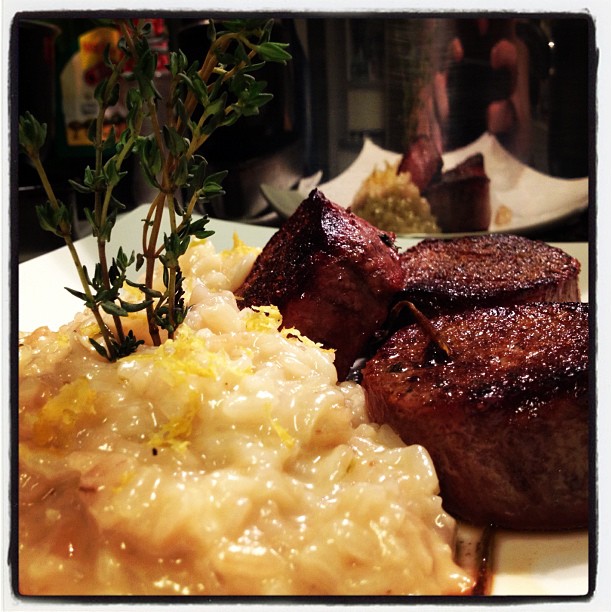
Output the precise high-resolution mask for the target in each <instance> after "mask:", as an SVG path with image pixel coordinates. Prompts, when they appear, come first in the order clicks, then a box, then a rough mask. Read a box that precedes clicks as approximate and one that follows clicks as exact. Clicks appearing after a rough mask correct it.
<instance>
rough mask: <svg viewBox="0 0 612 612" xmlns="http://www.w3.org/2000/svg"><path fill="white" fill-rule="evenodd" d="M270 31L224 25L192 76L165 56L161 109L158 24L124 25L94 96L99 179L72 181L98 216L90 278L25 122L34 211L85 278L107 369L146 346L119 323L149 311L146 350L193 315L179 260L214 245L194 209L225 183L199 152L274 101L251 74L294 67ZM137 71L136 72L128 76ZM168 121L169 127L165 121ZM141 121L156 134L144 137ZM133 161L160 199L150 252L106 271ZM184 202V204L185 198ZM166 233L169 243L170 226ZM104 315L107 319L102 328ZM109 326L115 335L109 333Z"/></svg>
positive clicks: (179, 56) (151, 220)
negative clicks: (122, 115) (124, 89)
mask: <svg viewBox="0 0 612 612" xmlns="http://www.w3.org/2000/svg"><path fill="white" fill-rule="evenodd" d="M273 25H274V22H273V21H272V20H267V21H263V20H250V19H246V20H245V19H232V20H230V21H226V22H223V23H222V24H220V26H221V29H219V30H217V24H215V23H214V22H212V21H211V22H210V25H209V28H208V39H209V48H208V51H207V53H206V55H205V57H204V59H203V61H202V63H201V64H198V62H194V63H192V64H189V62H188V60H187V57H186V56H185V54H184V53H183V52H182V51H180V50H178V51H176V52H172V53H171V54H170V56H169V63H168V67H167V68H168V70H169V73H170V86H169V90H168V91H169V93H168V95H167V97H166V98H165V99H163V98H162V95H161V94H160V92H159V91H158V89H157V88H156V85H155V71H156V67H157V62H158V58H157V54H156V52H155V51H154V50H153V49H151V47H150V46H149V41H148V36H149V34H150V24H149V23H148V22H142V21H135V20H130V19H127V20H119V21H118V22H117V26H118V28H119V30H120V32H121V39H120V41H119V43H118V49H119V51H120V52H121V53H120V55H119V58H118V59H117V57H114V58H113V57H111V53H110V49H108V48H107V50H106V51H105V54H104V63H105V65H106V66H107V68H108V72H109V74H108V76H106V78H104V79H103V80H102V81H101V82H100V84H99V85H98V86H97V88H96V90H95V98H96V101H97V103H98V114H97V117H96V119H95V121H93V122H92V124H91V126H90V129H89V132H88V135H89V138H90V140H91V142H92V145H93V147H94V151H95V154H94V159H95V161H94V167H93V168H91V167H87V168H86V169H85V171H84V176H83V180H82V181H71V184H72V186H73V188H74V189H75V190H77V191H78V192H79V193H83V194H87V195H88V196H90V197H91V201H92V202H93V206H92V207H91V208H86V209H85V216H86V218H87V220H88V222H89V224H90V226H91V229H92V233H93V236H94V237H95V238H96V241H97V252H98V263H96V265H95V269H94V272H93V276H92V275H90V272H89V271H88V270H87V268H86V267H85V266H84V265H83V264H82V262H81V261H80V258H79V255H78V252H77V250H76V248H75V245H74V241H73V238H72V225H71V215H70V211H69V209H68V207H67V206H66V205H65V204H63V203H62V202H61V201H59V200H58V199H57V198H56V196H55V194H54V192H53V188H52V186H51V183H50V181H49V179H48V177H47V175H46V172H45V169H44V167H43V165H42V162H41V159H40V149H41V147H42V146H43V145H44V143H45V140H46V132H47V128H46V125H44V124H41V123H39V122H38V121H37V119H36V118H35V117H34V116H33V115H32V114H31V113H29V112H26V113H25V115H23V116H22V117H20V120H19V143H20V147H21V150H22V151H23V152H24V153H25V154H26V155H27V156H28V157H29V158H30V160H31V161H32V164H33V166H34V168H35V169H36V171H37V172H38V174H39V177H40V179H41V182H42V185H43V188H44V190H45V194H46V196H47V198H48V200H47V202H46V203H45V204H40V205H38V206H37V215H38V219H39V222H40V224H41V226H42V227H43V228H44V229H46V230H48V231H50V232H53V233H54V234H57V235H58V236H60V237H62V238H63V239H64V241H65V242H66V245H67V246H68V249H69V251H70V254H71V256H72V259H73V261H74V264H75V267H76V269H77V272H78V275H79V279H80V282H81V288H80V289H79V290H76V289H68V291H69V292H70V293H71V294H72V295H74V296H76V297H78V298H79V299H81V300H82V301H83V302H84V304H85V306H86V307H87V308H89V309H90V310H91V311H92V312H93V315H94V317H95V319H96V322H97V324H98V326H99V328H100V334H101V337H102V342H98V341H97V340H95V339H94V338H91V339H90V341H91V343H92V345H93V346H94V347H95V349H96V350H97V351H98V352H99V353H100V354H101V355H102V356H104V357H105V358H107V359H109V360H111V361H114V360H116V359H118V358H121V357H124V356H126V355H129V354H131V353H132V352H134V351H135V350H136V349H137V347H138V346H139V345H140V344H142V343H143V342H144V340H143V339H137V338H135V336H134V334H133V332H132V331H131V330H130V331H129V332H128V333H125V331H124V325H123V319H124V318H125V317H127V316H129V314H130V313H132V312H137V311H140V310H145V311H146V315H147V321H148V330H149V335H150V340H151V342H152V343H153V344H154V345H159V344H160V343H161V342H162V333H161V332H162V330H163V331H165V332H166V334H167V336H168V337H169V338H172V337H173V336H174V333H175V331H176V329H177V328H178V326H179V325H180V324H181V323H182V322H183V320H184V318H185V315H186V312H187V308H186V306H185V300H184V290H183V275H182V273H181V269H180V264H179V260H180V257H181V256H182V255H183V254H184V253H185V252H186V251H187V248H188V246H189V244H190V241H191V239H192V238H193V237H196V238H200V239H203V238H207V237H208V236H210V235H211V234H212V233H213V232H211V231H209V230H207V229H206V225H207V223H208V217H206V216H204V217H200V218H197V219H194V218H193V213H194V210H195V208H196V205H197V204H198V203H201V202H205V201H208V200H209V199H210V198H212V197H214V196H216V195H220V194H223V187H222V181H223V179H224V177H225V175H226V174H227V173H226V172H216V173H209V172H208V163H207V161H206V159H205V158H203V157H202V156H201V155H200V154H198V151H199V150H200V148H201V147H202V145H203V144H204V143H205V142H206V141H207V140H208V138H209V137H210V136H211V135H212V134H213V132H215V131H216V130H217V129H218V128H221V127H224V126H229V125H232V124H234V123H235V122H236V121H238V120H239V119H240V117H243V116H251V115H255V114H257V113H258V112H259V109H260V107H261V106H263V105H264V104H266V103H267V102H268V101H269V100H270V99H271V98H272V94H270V93H267V92H265V87H266V83H265V82H264V81H258V80H257V79H256V78H255V76H254V74H255V73H256V72H257V70H258V69H260V68H261V67H262V66H263V65H265V63H266V62H281V63H286V62H287V61H288V60H290V59H291V56H290V54H289V53H288V51H287V50H286V47H287V45H286V44H284V43H278V42H273V41H272V40H271V33H272V27H273ZM128 66H129V67H130V68H129V69H130V72H126V71H127V69H128ZM123 80H127V81H129V82H131V84H132V85H133V86H132V87H130V89H129V90H128V93H127V96H126V106H127V119H126V127H125V129H124V130H123V131H122V132H121V134H119V135H117V134H116V132H115V130H114V129H111V130H110V132H108V134H107V135H106V136H105V132H104V115H105V112H106V110H107V109H108V108H109V107H111V106H113V105H115V104H116V103H117V101H118V99H119V95H120V87H121V83H122V81H123ZM162 113H163V116H166V118H167V119H166V122H165V123H163V124H162V122H161V120H160V117H161V116H162ZM145 120H148V121H147V123H148V124H149V125H150V128H149V130H150V131H149V132H148V133H145V130H144V127H143V126H144V125H145ZM130 155H135V156H137V158H138V160H139V162H140V166H141V168H142V170H143V172H144V176H145V177H146V179H147V181H148V183H149V184H150V185H151V186H153V187H154V188H155V189H156V190H157V191H156V195H155V197H154V198H153V201H152V202H151V203H150V205H149V208H148V211H147V214H146V216H145V219H144V220H143V234H142V252H141V253H138V254H135V253H131V254H127V253H125V252H124V251H123V250H122V248H119V250H118V251H117V254H116V255H115V256H114V257H112V258H111V259H110V263H109V257H108V254H107V246H108V243H109V242H110V240H111V235H112V230H113V227H114V225H115V222H116V220H117V217H118V214H119V213H120V212H121V211H122V210H124V208H125V206H124V205H123V204H122V203H121V202H119V200H117V199H116V197H115V195H114V190H115V188H116V187H117V185H118V184H119V183H120V181H122V180H124V179H125V177H126V175H127V173H128V171H127V170H126V169H125V162H126V160H127V159H128V158H129V156H130ZM178 193H185V194H186V198H185V201H184V202H181V201H180V198H178V197H177V194H178ZM165 214H167V215H168V220H169V226H170V232H169V233H168V234H164V235H163V236H162V235H161V233H162V232H161V225H162V220H163V217H164V215H165ZM133 265H134V267H135V270H136V271H139V270H140V269H141V268H142V267H143V266H144V281H143V282H135V281H133V280H130V279H129V278H128V269H129V268H130V267H132V266H133ZM158 266H161V269H162V273H161V279H162V283H163V287H162V288H160V287H155V286H154V281H155V274H156V268H157V267H158ZM125 285H128V286H130V287H133V288H136V289H138V290H139V291H140V293H141V294H142V299H141V300H140V301H139V302H128V301H126V300H124V299H123V298H122V289H123V287H124V286H125ZM103 313H104V314H106V315H109V316H110V320H109V317H104V316H103ZM111 321H112V323H111Z"/></svg>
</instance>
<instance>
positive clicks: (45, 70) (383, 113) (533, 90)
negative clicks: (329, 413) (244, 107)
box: [11, 14, 595, 261]
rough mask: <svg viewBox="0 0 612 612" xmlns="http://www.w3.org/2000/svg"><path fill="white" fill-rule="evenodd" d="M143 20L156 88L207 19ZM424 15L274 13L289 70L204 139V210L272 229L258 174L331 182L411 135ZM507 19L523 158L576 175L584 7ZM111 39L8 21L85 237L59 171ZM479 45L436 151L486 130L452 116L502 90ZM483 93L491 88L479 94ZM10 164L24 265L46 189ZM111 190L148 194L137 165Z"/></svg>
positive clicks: (460, 79) (584, 70)
mask: <svg viewBox="0 0 612 612" xmlns="http://www.w3.org/2000/svg"><path fill="white" fill-rule="evenodd" d="M151 20H152V22H153V24H154V34H153V39H152V41H151V43H152V45H153V46H155V47H156V48H157V49H158V51H159V52H160V62H159V64H158V85H159V88H160V89H162V90H163V88H164V84H165V83H166V82H167V73H166V71H165V68H164V58H165V57H167V53H168V52H169V51H170V50H173V49H176V48H181V49H182V50H183V51H184V52H185V53H186V54H187V56H188V58H189V59H190V60H197V59H200V58H202V57H203V56H204V54H205V52H206V45H207V38H206V34H205V30H206V25H207V22H206V17H205V16H203V17H189V18H186V17H181V16H176V15H174V16H171V17H167V16H163V17H159V18H158V17H156V18H153V19H151ZM429 21H430V22H431V19H430V20H429ZM472 21H474V20H472ZM501 21H504V20H501ZM506 21H508V20H506ZM434 22H436V23H434V29H435V31H436V32H439V31H444V32H446V34H445V36H447V38H443V42H444V44H446V43H447V42H448V40H449V38H448V29H449V28H451V27H452V28H453V32H452V35H453V36H454V35H455V34H456V33H458V32H462V33H463V35H464V36H466V39H465V40H466V41H468V39H469V38H468V37H469V33H468V34H466V33H465V32H467V31H468V30H469V28H468V26H469V25H470V23H469V20H468V19H453V20H451V19H446V18H444V19H442V18H438V19H437V21H436V19H434ZM424 23H425V22H424V21H423V20H421V19H419V18H411V19H404V18H400V17H397V16H394V17H393V18H385V17H383V16H377V17H375V18H372V17H366V16H359V17H351V18H344V17H342V18H341V17H326V18H315V17H308V18H302V17H295V18H282V19H277V20H276V22H275V32H274V39H275V40H279V41H283V42H287V43H289V45H290V50H291V53H292V55H293V61H291V62H290V63H288V65H287V66H281V65H278V64H268V65H266V67H265V69H264V70H265V74H262V75H260V76H261V78H264V80H266V81H267V82H268V91H270V92H272V93H273V94H274V100H273V101H272V102H271V103H269V104H268V105H266V106H264V107H263V109H262V110H261V113H260V115H259V116H256V117H250V118H245V119H241V120H240V121H239V122H238V123H237V124H236V125H235V126H232V127H230V128H223V132H221V131H219V132H217V133H216V134H215V135H214V136H213V138H211V139H210V141H209V143H207V147H206V150H205V151H203V153H204V154H205V156H206V157H207V159H208V161H209V162H210V164H211V166H212V168H213V169H227V170H229V175H228V177H227V179H226V181H225V183H224V187H225V189H226V194H225V196H224V197H222V198H220V199H218V200H217V201H216V202H215V203H214V204H212V205H210V207H209V209H208V210H207V211H206V212H208V213H209V214H212V215H214V216H217V217H220V218H226V219H239V220H247V221H249V222H253V223H261V224H269V225H275V224H278V222H279V219H278V218H277V217H276V215H275V213H274V212H273V211H272V210H271V209H270V208H269V207H268V204H267V202H266V200H265V199H264V198H263V196H262V195H261V192H260V189H259V186H260V184H261V183H264V182H265V183H270V184H274V185H275V186H277V187H280V188H290V187H293V186H295V184H296V183H297V181H298V180H299V179H300V178H301V177H304V176H309V175H310V174H312V173H315V172H317V171H319V170H321V171H322V173H323V181H325V180H329V179H331V178H333V177H335V176H337V175H338V174H339V173H340V172H342V170H344V169H345V168H347V167H348V166H349V165H350V164H351V162H352V161H353V160H354V159H355V157H356V156H357V154H358V153H359V151H360V150H361V146H362V143H363V140H364V138H365V137H368V138H371V139H372V140H374V141H375V142H376V143H378V144H380V145H381V146H383V147H385V148H389V149H393V150H396V151H398V152H401V151H403V150H404V148H405V146H406V142H407V139H408V138H409V129H408V128H407V125H406V116H407V115H408V114H410V112H411V111H410V108H408V106H409V104H410V100H411V94H413V93H414V88H415V84H416V83H417V82H418V79H419V78H426V75H427V74H428V70H430V69H431V65H430V63H429V62H430V56H429V55H427V53H424V52H423V49H432V48H435V47H436V45H439V44H442V43H440V41H439V40H438V39H437V38H435V39H431V38H430V39H427V38H425V37H424V36H423V32H427V31H430V30H427V28H424V27H423V25H424ZM505 25H506V24H505V23H500V24H498V26H500V27H502V26H504V27H505ZM513 28H514V29H513V32H514V33H515V34H516V37H517V40H519V41H520V44H521V45H522V46H523V48H525V49H526V50H527V52H528V56H529V64H528V74H527V75H526V77H527V80H528V90H529V125H528V131H529V138H530V140H529V148H528V151H527V154H526V155H523V158H524V161H525V163H528V164H529V165H531V166H532V167H534V168H535V169H537V170H539V171H541V172H543V173H545V174H548V175H551V176H555V177H562V178H575V177H584V176H587V175H588V174H589V170H590V169H591V168H592V166H593V163H594V162H593V151H592V146H591V145H592V143H593V134H594V124H593V122H594V112H593V111H594V105H595V102H594V94H593V91H594V86H593V65H594V53H595V46H594V31H593V24H592V21H591V20H590V19H589V18H588V17H586V16H584V15H573V16H572V15H569V16H568V15H564V16H560V17H555V18H533V17H518V16H517V17H514V18H513ZM489 31H493V30H489ZM113 36H114V35H113V33H112V32H108V31H104V32H102V31H100V25H99V23H97V22H96V21H94V20H92V19H90V18H85V17H71V16H64V17H62V18H51V17H49V16H48V15H42V14H39V15H35V14H21V15H18V16H17V18H16V20H15V23H14V27H13V29H12V40H11V48H12V50H13V54H12V60H13V63H12V66H11V68H12V73H11V74H12V79H11V83H12V85H13V91H12V100H13V102H14V103H15V104H14V105H13V111H17V112H18V113H19V114H22V113H23V112H25V111H27V110H29V111H31V112H32V113H33V114H35V115H36V116H37V117H38V118H39V119H40V120H43V121H45V122H46V123H47V124H48V126H49V143H48V145H47V147H46V150H45V153H44V155H45V160H44V161H45V165H46V167H47V170H48V173H49V175H50V177H51V180H52V183H53V185H54V187H55V189H56V191H57V193H58V194H59V195H60V197H61V198H62V199H63V200H64V201H65V202H68V203H70V205H71V207H72V210H73V211H74V221H75V223H74V226H75V234H76V235H77V237H80V235H84V234H85V233H86V232H87V224H86V222H85V221H84V216H83V214H82V208H83V203H82V202H81V201H80V197H81V196H79V195H77V194H76V193H74V192H73V191H72V190H71V188H70V187H69V184H68V180H69V179H71V178H74V179H79V178H81V177H82V174H83V170H84V168H85V167H86V166H87V165H92V164H93V151H92V148H91V147H90V146H89V145H88V144H87V142H86V140H84V135H85V134H86V126H87V121H88V117H91V116H93V113H95V105H94V106H92V103H91V90H92V88H93V87H94V86H95V83H96V81H97V80H99V75H98V73H97V72H96V70H97V68H98V65H97V64H96V53H97V54H98V57H99V50H100V48H101V47H100V45H102V44H103V43H105V42H107V41H112V40H114V39H113ZM436 36H438V34H436ZM471 40H474V38H473V37H472V39H471ZM490 44H491V43H490V41H488V42H487V41H485V40H484V39H482V40H480V39H479V41H478V44H468V43H467V42H466V43H465V44H464V47H465V54H466V58H467V59H469V60H470V62H471V65H472V68H471V69H467V68H466V66H468V63H469V62H463V64H462V65H461V66H459V65H458V64H457V65H452V66H451V65H450V64H444V65H443V66H442V68H443V69H444V71H445V74H446V75H447V77H448V79H447V81H445V83H448V85H449V88H450V89H449V99H450V100H451V103H452V104H453V105H454V109H455V110H454V111H452V109H451V111H452V112H454V113H455V114H454V115H453V114H452V112H451V120H450V123H449V125H451V126H452V125H455V126H459V125H461V126H463V127H464V128H465V129H462V130H459V129H455V130H451V129H449V130H448V140H447V145H448V146H452V147H457V146H462V145H463V144H467V143H468V142H470V141H471V140H473V139H474V137H477V136H478V135H479V134H480V133H482V131H484V129H486V125H485V124H484V123H482V122H481V121H480V122H479V121H476V122H475V123H474V124H473V125H471V124H470V121H469V119H468V117H467V116H464V115H462V113H463V112H464V111H465V110H466V109H468V110H469V111H470V112H472V111H474V110H475V107H476V106H477V105H478V104H477V103H478V101H479V100H481V99H485V100H488V99H489V98H490V97H491V96H493V97H494V96H495V95H500V96H501V95H506V94H507V92H506V91H505V89H504V88H507V87H510V86H511V85H512V84H511V83H510V84H509V82H507V81H506V82H504V81H503V79H502V80H501V81H499V82H498V81H497V80H494V79H493V77H496V76H497V75H495V74H494V73H491V71H490V70H489V69H488V68H487V67H485V66H484V65H485V64H486V53H487V52H488V51H487V50H488V49H489V48H490ZM479 45H480V46H479ZM483 45H484V46H483ZM487 45H489V46H488V47H487ZM483 54H484V55H483ZM483 58H485V59H483ZM445 78H446V77H445ZM484 85H486V86H487V87H488V88H489V89H487V90H486V92H485V93H484V94H483V97H482V98H473V97H472V98H471V99H470V98H466V97H465V92H470V93H471V94H472V95H473V92H474V91H479V89H478V88H480V87H483V86H484ZM496 88H497V89H496ZM493 90H495V91H500V92H502V93H495V92H494V93H491V91H493ZM478 95H479V96H480V94H478ZM453 96H454V97H453ZM462 96H463V97H462ZM474 100H476V101H474ZM119 106H120V105H119ZM122 110H124V109H122V108H120V107H118V108H117V109H115V111H116V113H115V114H114V115H113V116H112V117H110V118H109V121H110V122H113V121H114V122H117V123H120V122H121V120H122ZM472 114H474V113H472ZM478 114H482V113H481V111H480V112H479V113H478ZM470 126H471V127H470ZM468 127H469V129H468ZM451 136H452V138H451ZM14 167H15V169H16V171H17V175H16V177H17V180H16V186H15V187H16V188H15V189H13V194H14V195H15V197H14V201H13V202H12V206H13V207H14V208H13V210H12V213H14V217H12V218H16V219H18V224H17V225H18V240H19V249H20V260H22V261H23V260H25V259H27V258H29V257H32V256H34V255H37V254H40V253H43V252H45V251H47V250H50V249H52V248H55V247H58V246H62V243H61V241H60V240H59V239H55V238H54V237H53V236H51V235H50V234H48V233H45V232H43V231H42V230H39V229H38V225H37V223H36V220H35V218H34V212H33V211H34V203H36V202H39V201H40V200H41V198H43V197H44V196H43V194H42V192H41V190H40V188H39V187H38V184H39V181H38V177H37V176H36V175H35V172H34V171H33V169H32V168H31V167H30V165H29V164H28V162H27V161H26V159H25V158H24V157H23V156H20V157H19V158H18V159H17V160H16V163H15V164H14ZM14 178H15V177H14ZM120 186H121V189H120V191H119V193H118V194H117V195H118V197H119V199H120V200H121V201H123V202H124V203H125V204H126V205H127V206H128V208H131V207H134V206H137V205H139V204H142V203H144V202H146V201H148V198H149V196H150V192H149V190H148V187H147V186H146V184H145V182H144V180H142V176H141V175H140V174H139V172H138V169H137V168H135V172H133V173H132V174H131V179H130V180H129V181H124V182H122V183H121V184H120ZM537 237H541V238H544V239H546V240H558V241H563V240H581V241H582V240H586V239H587V237H588V214H587V213H584V214H581V215H579V216H577V217H576V218H573V219H570V220H568V221H565V222H564V223H563V224H562V225H560V226H558V227H555V228H550V229H549V230H547V231H545V232H540V235H538V236H537Z"/></svg>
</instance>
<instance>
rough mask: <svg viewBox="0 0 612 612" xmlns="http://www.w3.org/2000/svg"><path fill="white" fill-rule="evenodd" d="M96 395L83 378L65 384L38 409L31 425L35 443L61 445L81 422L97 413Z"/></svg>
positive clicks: (72, 434) (71, 435) (69, 437)
mask: <svg viewBox="0 0 612 612" xmlns="http://www.w3.org/2000/svg"><path fill="white" fill-rule="evenodd" d="M95 400H96V393H95V391H94V390H93V389H92V388H91V385H90V383H89V381H88V380H87V379H86V378H85V377H81V378H77V379H76V380H74V381H72V382H69V383H67V384H65V385H64V386H63V387H62V388H61V389H60V390H59V393H58V394H57V395H55V396H54V397H52V398H51V399H49V400H48V401H47V403H46V404H45V405H44V406H43V407H42V408H41V409H40V412H39V413H38V416H37V418H36V419H35V421H34V424H33V439H34V442H35V443H36V444H40V445H47V444H50V445H54V446H64V445H65V443H67V442H68V441H69V440H70V439H71V438H72V437H73V436H74V431H75V429H76V428H77V426H78V425H79V423H82V421H83V420H84V419H85V418H86V417H88V416H91V415H95V414H96V409H95V406H94V402H95Z"/></svg>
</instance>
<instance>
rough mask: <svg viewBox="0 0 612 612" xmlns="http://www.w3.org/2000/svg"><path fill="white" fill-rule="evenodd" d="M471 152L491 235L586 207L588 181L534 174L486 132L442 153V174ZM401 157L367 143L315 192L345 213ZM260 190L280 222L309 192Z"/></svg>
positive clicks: (530, 228) (530, 226) (541, 223)
mask: <svg viewBox="0 0 612 612" xmlns="http://www.w3.org/2000/svg"><path fill="white" fill-rule="evenodd" d="M475 153H482V155H483V157H484V166H485V172H486V173H487V176H488V177H489V179H490V180H491V183H490V195H491V212H492V214H491V219H492V221H491V225H490V226H489V231H490V232H497V233H499V232H509V233H514V234H521V233H526V232H533V231H534V230H536V229H541V228H544V227H547V226H549V225H553V224H555V223H558V222H559V221H562V220H563V219H566V218H568V217H571V216H573V215H575V214H577V213H579V212H581V211H583V210H585V209H586V208H587V206H588V201H589V180H588V178H579V179H559V178H554V177H551V176H548V175H546V174H542V173H541V172H537V171H536V170H534V169H533V168H530V167H529V166H526V165H525V164H523V163H521V162H520V161H519V160H517V159H516V158H515V157H513V156H512V155H510V153H508V152H507V151H506V150H505V149H504V148H503V147H502V146H501V145H500V144H499V142H498V140H497V139H496V138H495V136H493V135H491V134H489V133H485V134H483V135H482V136H480V138H478V139H477V140H475V141H474V142H473V143H471V144H469V145H467V146H465V147H463V148H461V149H457V150H455V151H451V152H448V153H445V154H444V155H443V156H442V159H443V161H444V167H443V169H444V170H445V171H446V170H450V169H451V168H454V167H455V166H457V164H459V163H460V162H462V161H463V160H465V159H466V158H467V157H469V156H470V155H473V154H475ZM401 157H402V156H401V154H399V153H395V152H393V151H388V150H386V149H383V148H381V147H379V146H378V145H376V144H375V143H373V142H372V141H371V140H369V139H366V140H365V141H364V143H363V147H362V149H361V152H360V153H359V155H358V156H357V158H356V159H355V161H354V162H353V163H352V164H351V165H350V166H349V167H348V168H347V169H346V170H345V171H344V172H342V173H341V174H339V175H338V176H337V177H336V178H334V179H332V180H331V181H328V182H326V183H322V184H320V185H318V189H320V190H321V191H322V192H323V193H324V194H325V196H326V197H327V198H329V199H330V200H331V201H332V202H335V203H336V204H340V205H341V206H344V207H345V208H346V207H348V206H350V205H351V202H352V201H353V198H354V196H355V194H356V193H357V191H358V189H359V188H360V187H361V184H362V182H363V181H364V180H365V179H366V178H367V177H368V176H369V175H370V174H371V173H372V171H373V170H374V169H375V168H381V169H382V168H384V167H385V163H390V164H395V163H397V162H398V161H399V160H400V159H401ZM261 190H262V193H263V194H264V196H265V197H266V199H267V200H268V202H269V203H270V205H271V206H272V207H273V208H274V209H275V210H276V211H277V212H278V213H279V214H280V215H281V216H283V217H288V216H290V215H291V213H292V212H293V211H295V209H296V208H297V206H298V205H299V203H300V202H301V201H302V200H303V199H304V197H305V196H307V195H308V191H307V190H299V189H296V190H286V189H277V188H274V187H272V186H270V185H262V187H261ZM502 206H503V207H505V208H506V209H507V211H509V213H510V220H509V221H508V222H507V223H503V224H499V223H497V222H496V221H495V219H496V215H497V212H498V211H499V210H500V207H502ZM440 235H442V234H440ZM443 235H444V236H446V237H448V236H449V234H443ZM420 236H422V234H420Z"/></svg>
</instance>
